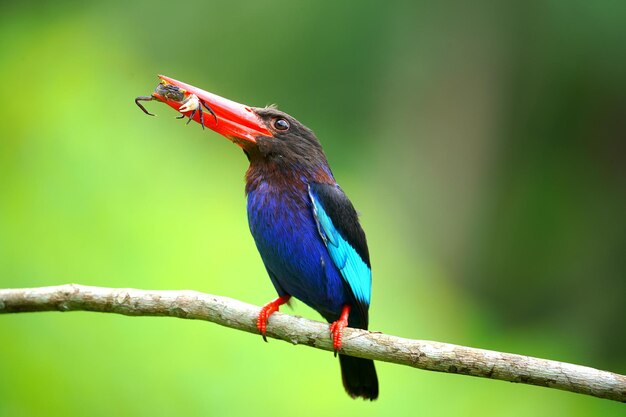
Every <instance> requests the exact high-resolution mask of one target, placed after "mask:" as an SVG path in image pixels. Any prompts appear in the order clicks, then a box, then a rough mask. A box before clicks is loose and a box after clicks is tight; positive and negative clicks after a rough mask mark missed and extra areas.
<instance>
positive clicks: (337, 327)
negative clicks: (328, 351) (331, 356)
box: [330, 304, 350, 356]
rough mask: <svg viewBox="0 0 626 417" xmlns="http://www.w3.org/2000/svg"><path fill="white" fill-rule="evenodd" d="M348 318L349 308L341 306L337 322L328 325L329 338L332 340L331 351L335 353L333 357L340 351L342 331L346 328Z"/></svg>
mask: <svg viewBox="0 0 626 417" xmlns="http://www.w3.org/2000/svg"><path fill="white" fill-rule="evenodd" d="M349 316H350V306H349V305H348V304H346V305H345V306H343V310H341V316H339V320H337V321H335V322H333V323H332V324H331V325H330V337H331V338H332V339H333V350H334V351H335V356H337V353H338V352H339V351H340V350H341V344H342V337H343V329H345V328H346V327H348V317H349Z"/></svg>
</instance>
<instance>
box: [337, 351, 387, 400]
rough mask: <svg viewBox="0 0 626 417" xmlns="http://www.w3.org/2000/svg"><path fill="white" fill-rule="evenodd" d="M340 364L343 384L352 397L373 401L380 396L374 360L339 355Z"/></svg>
mask: <svg viewBox="0 0 626 417" xmlns="http://www.w3.org/2000/svg"><path fill="white" fill-rule="evenodd" d="M339 364H340V365H341V378H342V379H343V386H344V388H345V389H346V391H347V392H348V394H349V395H350V396H351V397H352V398H357V397H362V398H363V399H365V400H372V401H373V400H375V399H376V398H378V377H377V376H376V368H375V367H374V361H373V360H371V359H362V358H355V357H353V356H346V355H339Z"/></svg>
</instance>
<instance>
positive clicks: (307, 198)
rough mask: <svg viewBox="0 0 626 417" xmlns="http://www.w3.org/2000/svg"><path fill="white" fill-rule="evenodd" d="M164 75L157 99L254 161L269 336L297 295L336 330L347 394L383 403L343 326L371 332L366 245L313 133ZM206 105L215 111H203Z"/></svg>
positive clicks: (252, 208) (253, 209)
mask: <svg viewBox="0 0 626 417" xmlns="http://www.w3.org/2000/svg"><path fill="white" fill-rule="evenodd" d="M159 78H160V80H161V81H160V84H159V86H158V87H157V89H156V90H155V92H154V93H153V95H152V97H153V98H155V99H157V100H159V101H162V102H164V103H166V104H168V105H170V106H171V107H173V108H174V109H176V110H177V111H179V112H180V113H181V117H182V116H187V117H189V119H190V120H195V121H197V122H199V123H201V124H202V127H203V128H204V126H207V127H209V128H210V129H212V130H213V131H215V132H217V133H219V134H221V135H223V136H225V137H226V138H228V139H229V140H231V141H232V142H233V143H235V144H236V145H238V146H239V147H240V148H241V149H242V150H243V152H244V153H245V155H246V156H247V158H248V160H249V163H250V165H249V167H248V170H247V172H246V175H245V180H246V185H245V192H246V196H247V203H246V204H247V213H248V223H249V227H250V232H251V234H252V237H253V238H254V242H255V244H256V247H257V249H258V252H259V254H260V255H261V259H262V261H263V263H264V265H265V269H266V270H267V274H268V275H269V278H270V280H271V282H272V284H273V286H274V288H275V290H276V292H277V295H278V297H277V298H276V299H274V300H272V301H270V302H269V303H267V304H265V305H264V306H263V307H262V308H261V312H260V313H259V315H258V319H257V323H256V324H257V328H258V330H259V332H260V333H261V335H263V339H264V340H266V339H265V334H266V331H267V322H268V319H269V317H270V316H271V315H272V314H273V313H274V312H276V311H278V310H279V308H280V306H282V305H283V304H286V303H288V302H289V301H290V300H291V298H292V297H293V298H296V299H298V300H300V301H302V302H304V303H305V304H306V305H308V306H310V307H312V308H313V309H315V310H316V311H317V312H319V313H320V314H321V315H322V317H323V318H324V319H325V320H326V321H328V322H329V323H330V328H329V330H330V335H331V337H332V341H333V348H334V350H335V355H337V353H338V352H339V355H338V356H339V363H340V368H341V374H342V381H343V386H344V388H345V390H346V392H347V393H348V394H349V395H350V396H351V397H352V398H359V397H360V398H363V399H365V400H375V399H377V398H378V377H377V374H376V368H375V366H374V362H373V361H372V360H369V359H363V358H356V357H352V356H347V355H344V354H342V353H341V345H342V332H343V329H344V328H345V327H352V328H358V329H365V330H367V329H368V324H369V306H370V299H371V290H372V274H371V265H370V255H369V250H368V246H367V239H366V236H365V233H364V231H363V228H362V227H361V225H360V222H359V217H358V214H357V211H356V210H355V208H354V206H353V204H352V203H351V201H350V200H349V199H348V197H347V196H346V194H345V193H344V191H343V190H342V188H341V187H340V186H339V184H338V183H337V181H336V180H335V177H334V175H333V173H332V171H331V168H330V166H329V164H328V160H327V158H326V155H325V153H324V151H323V149H322V146H321V144H320V142H319V140H318V139H317V137H316V136H315V134H314V133H313V131H312V130H311V129H309V128H308V127H306V126H305V125H304V124H302V123H301V122H299V121H298V120H296V119H295V118H294V117H292V116H290V115H289V114H287V113H284V112H282V111H280V110H278V108H277V107H276V106H273V105H272V106H266V107H250V106H246V105H243V104H239V103H237V102H234V101H231V100H228V99H225V98H223V97H220V96H218V95H216V94H212V93H209V92H207V91H204V90H202V89H199V88H197V87H194V86H192V85H189V84H186V83H183V82H181V81H178V80H175V79H172V78H170V77H166V76H163V75H159ZM177 89H178V90H177ZM172 91H175V92H178V93H180V94H172ZM165 92H167V93H165ZM144 99H145V98H144ZM190 103H192V104H190ZM202 106H204V107H205V108H206V109H208V110H209V112H208V114H207V113H206V112H205V113H204V114H203V113H202V112H201V111H195V110H197V108H200V109H202ZM140 107H141V106H140ZM142 110H144V111H145V112H147V111H146V110H145V109H143V108H142Z"/></svg>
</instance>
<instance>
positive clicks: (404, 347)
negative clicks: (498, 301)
mask: <svg viewBox="0 0 626 417" xmlns="http://www.w3.org/2000/svg"><path fill="white" fill-rule="evenodd" d="M32 311H98V312H102V313H117V314H124V315H127V316H170V317H179V318H185V319H196V320H206V321H211V322H213V323H217V324H220V325H222V326H226V327H231V328H233V329H238V330H244V331H246V332H250V333H258V331H257V328H256V317H257V315H258V313H259V308H258V307H256V306H253V305H250V304H246V303H243V302H241V301H238V300H234V299H231V298H226V297H219V296H216V295H210V294H203V293H200V292H196V291H186V290H185V291H150V290H136V289H129V288H101V287H90V286H84V285H76V284H68V285H60V286H55V287H41V288H20V289H4V290H2V289H0V314H3V313H21V312H32ZM267 335H268V336H270V337H273V338H276V339H281V340H285V341H287V342H290V343H293V344H296V345H297V344H302V345H307V346H312V347H315V348H318V349H324V350H332V349H333V348H332V342H331V339H330V337H329V336H328V325H327V324H325V323H320V322H316V321H311V320H307V319H304V318H301V317H294V316H289V315H286V314H281V313H276V314H273V315H272V316H271V318H270V320H269V324H268V330H267ZM341 352H342V353H345V354H347V355H351V356H358V357H361V358H368V359H374V360H378V361H385V362H392V363H397V364H401V365H408V366H412V367H415V368H420V369H425V370H429V371H438V372H449V373H456V374H463V375H471V376H478V377H483V378H491V379H499V380H502V381H510V382H521V383H524V384H530V385H538V386H543V387H549V388H557V389H561V390H565V391H571V392H577V393H580V394H585V395H592V396H595V397H600V398H607V399H610V400H615V401H621V402H626V376H624V375H619V374H615V373H612V372H606V371H600V370H597V369H593V368H588V367H586V366H579V365H572V364H568V363H563V362H556V361H550V360H545V359H538V358H533V357H530V356H522V355H515V354H511V353H502V352H495V351H490V350H483V349H475V348H470V347H465V346H457V345H452V344H447V343H439V342H431V341H425V340H410V339H404V338H401V337H396V336H390V335H386V334H382V333H376V332H368V331H364V330H358V329H350V328H347V329H345V331H344V337H343V347H342V350H341Z"/></svg>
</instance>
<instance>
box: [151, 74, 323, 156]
mask: <svg viewBox="0 0 626 417" xmlns="http://www.w3.org/2000/svg"><path fill="white" fill-rule="evenodd" d="M159 78H160V79H161V84H160V85H161V86H165V87H167V90H168V91H169V90H171V89H175V88H178V89H180V91H182V92H183V93H184V97H185V99H188V98H189V97H193V96H194V95H195V97H197V99H198V100H199V103H197V104H196V105H197V106H200V107H202V106H203V104H204V105H206V107H205V110H204V112H203V113H202V114H200V112H196V113H195V114H194V115H193V116H192V118H193V119H194V120H195V121H197V122H201V123H203V126H206V127H208V128H210V129H211V130H214V131H215V132H217V133H219V134H221V135H223V136H225V137H226V138H228V139H229V140H230V141H232V142H233V143H235V144H237V145H238V146H239V147H241V148H242V149H243V150H244V152H245V153H246V155H247V156H248V158H249V159H250V162H251V163H253V164H254V163H257V162H271V163H273V164H278V165H281V166H294V167H295V166H298V167H313V166H316V165H317V166H322V165H323V166H324V167H327V165H328V164H327V162H326V157H325V155H324V152H323V150H322V147H321V145H320V143H319V141H318V140H317V138H316V137H315V134H314V133H313V131H311V129H309V128H307V127H306V126H304V125H303V124H302V123H300V122H299V121H298V120H296V119H295V118H294V117H292V116H290V115H288V114H286V113H284V112H282V111H280V110H278V109H277V108H276V107H275V106H267V107H251V106H246V105H243V104H239V103H236V102H234V101H231V100H228V99H226V98H223V97H220V96H218V95H216V94H212V93H209V92H207V91H204V90H201V89H199V88H197V87H194V86H192V85H189V84H185V83H183V82H181V81H177V80H174V79H172V78H169V77H166V76H163V75H159ZM160 91H166V90H165V88H164V87H158V88H157V90H156V91H155V93H154V94H153V97H154V98H156V99H158V100H160V101H162V102H164V103H166V104H168V105H169V106H171V107H173V108H174V109H176V110H180V109H181V107H183V106H182V103H183V101H181V100H179V98H180V97H174V96H173V95H172V94H169V96H168V95H165V94H161V93H160ZM194 100H195V98H194ZM192 107H193V106H192ZM209 109H210V110H209ZM191 113H192V111H191V110H190V111H186V112H183V114H185V115H186V116H190V115H191Z"/></svg>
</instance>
